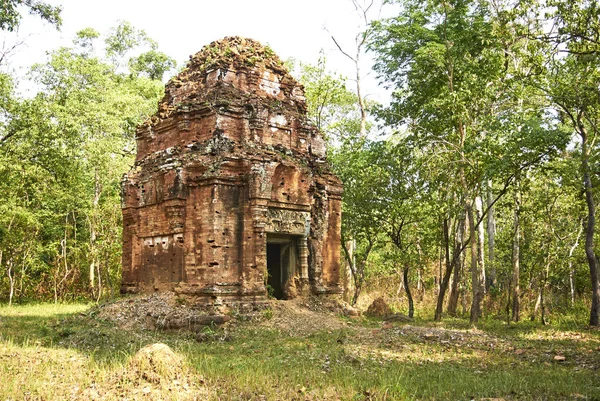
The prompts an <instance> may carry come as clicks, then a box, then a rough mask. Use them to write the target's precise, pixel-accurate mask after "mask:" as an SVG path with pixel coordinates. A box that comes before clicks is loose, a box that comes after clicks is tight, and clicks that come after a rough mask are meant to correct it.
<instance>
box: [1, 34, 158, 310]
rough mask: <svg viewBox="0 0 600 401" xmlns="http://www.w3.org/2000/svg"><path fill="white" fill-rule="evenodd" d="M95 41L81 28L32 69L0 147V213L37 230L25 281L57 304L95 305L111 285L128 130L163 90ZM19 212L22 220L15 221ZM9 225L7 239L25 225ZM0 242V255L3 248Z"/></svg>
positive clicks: (128, 160)
mask: <svg viewBox="0 0 600 401" xmlns="http://www.w3.org/2000/svg"><path fill="white" fill-rule="evenodd" d="M98 37H99V35H98V34H97V33H96V32H95V31H94V30H92V29H86V30H83V31H80V32H79V33H78V34H77V37H76V39H75V46H74V47H69V48H67V47H65V48H60V49H58V50H56V51H54V52H52V53H51V54H50V57H49V60H48V62H47V63H44V64H38V65H36V66H34V67H33V69H32V77H33V79H34V81H35V83H36V84H37V85H38V86H39V87H40V88H41V91H40V92H39V93H38V94H37V95H36V96H35V97H34V98H32V99H26V100H21V101H19V102H18V104H17V105H15V106H14V107H13V109H12V111H11V113H10V115H9V119H8V122H7V123H8V125H7V128H6V134H5V135H4V136H3V138H4V140H3V141H2V143H1V144H0V159H1V163H0V166H2V168H0V176H2V178H3V180H2V183H3V190H4V193H5V194H6V195H7V196H6V198H3V199H2V200H1V201H0V207H3V208H6V209H8V210H15V212H11V213H8V214H7V215H6V216H5V218H6V219H8V220H9V221H10V220H11V219H13V216H14V220H13V221H14V222H15V223H16V222H23V221H29V222H30V223H28V224H29V225H30V226H33V227H36V229H35V230H31V229H30V230H31V231H32V232H38V233H39V234H37V235H36V236H33V237H32V239H33V241H34V245H35V246H33V247H32V249H35V252H34V251H32V252H29V253H28V254H27V255H28V257H29V258H30V259H31V260H29V261H28V262H27V263H28V264H29V266H33V265H36V266H38V269H37V273H38V275H37V277H31V281H32V282H36V281H37V282H38V283H40V284H42V283H43V284H44V285H43V286H40V287H38V288H40V290H41V288H51V289H52V291H51V292H52V296H53V298H54V299H55V300H58V299H60V298H63V297H64V296H65V295H66V294H69V293H71V294H74V293H86V292H87V293H88V294H89V295H92V296H93V297H94V298H96V299H97V298H99V297H100V296H102V295H107V294H110V293H114V291H115V289H116V288H117V287H118V277H119V274H120V273H119V269H120V260H119V255H120V250H121V243H120V240H119V239H120V231H119V227H120V225H121V224H120V219H121V216H120V181H121V177H122V175H123V174H124V173H125V172H126V171H127V170H128V169H129V167H130V165H131V164H132V162H133V157H134V147H135V144H134V132H135V127H136V125H137V124H139V123H140V122H141V121H142V120H143V119H144V118H145V116H147V115H150V114H151V113H152V112H153V111H154V110H155V108H156V105H157V102H158V99H159V98H160V96H161V95H162V91H163V84H162V82H161V81H160V80H157V79H152V78H151V77H149V76H144V75H142V74H137V73H132V72H131V71H122V70H121V68H122V67H121V66H122V65H127V63H124V62H123V61H122V60H116V59H114V55H112V54H111V57H110V58H109V57H108V56H106V57H102V56H99V55H97V54H96V53H95V51H96V48H95V46H94V44H95V41H96V40H97V39H98ZM109 40H113V39H111V37H109ZM113 42H114V40H113ZM130 51H132V52H134V51H135V49H134V48H130ZM143 51H144V49H141V50H138V51H137V52H138V53H139V52H143ZM131 57H135V56H131ZM113 61H114V63H113ZM11 205H16V206H19V208H20V209H15V208H14V207H13V206H11ZM22 209H24V210H25V211H26V212H27V213H28V214H26V213H25V212H19V213H20V214H19V215H17V214H16V213H17V211H18V210H22ZM25 215H27V216H30V217H29V218H28V219H27V220H25V219H24V218H21V217H19V216H25ZM15 223H13V225H12V227H11V230H12V231H13V233H14V232H15V230H16V229H17V228H18V227H21V226H23V223H20V224H19V225H16V224H15ZM0 246H3V248H2V249H4V254H5V255H7V252H6V251H7V250H8V246H9V244H8V243H6V246H4V244H2V243H0ZM19 252H20V254H21V259H20V260H22V259H23V258H24V255H25V251H24V250H21V251H19ZM6 262H7V259H6V258H5V259H4V262H2V263H5V264H6ZM30 271H31V268H30ZM37 295H38V296H40V297H45V296H49V295H50V294H47V293H42V294H37Z"/></svg>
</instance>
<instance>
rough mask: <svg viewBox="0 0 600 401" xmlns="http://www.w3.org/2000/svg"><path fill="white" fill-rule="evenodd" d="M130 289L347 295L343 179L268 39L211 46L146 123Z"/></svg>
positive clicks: (129, 224) (134, 201)
mask: <svg viewBox="0 0 600 401" xmlns="http://www.w3.org/2000/svg"><path fill="white" fill-rule="evenodd" d="M136 140H137V157H136V161H135V165H134V167H133V168H132V170H131V171H130V172H129V173H128V174H127V175H126V176H125V177H124V180H123V186H122V190H123V195H122V201H123V205H122V207H123V226H124V227H123V283H122V292H143V293H148V292H154V291H165V290H170V291H175V292H176V293H178V294H182V295H187V296H194V297H195V300H196V302H197V304H206V305H215V304H226V305H230V304H236V303H240V302H241V303H246V304H249V305H252V304H255V303H257V302H261V301H263V300H264V299H266V296H267V294H268V292H270V293H271V294H272V295H273V296H275V297H277V298H280V299H283V298H285V299H287V298H293V297H295V296H299V295H302V294H308V293H313V294H332V293H340V292H341V287H340V230H341V193H342V186H341V183H340V180H339V179H338V178H337V177H336V176H335V175H333V174H332V173H331V171H330V168H329V166H328V164H327V161H326V159H325V142H324V140H323V137H322V136H321V134H320V133H319V132H318V131H317V130H316V129H315V128H314V127H313V126H312V125H311V124H310V123H309V122H308V121H307V117H306V100H305V97H304V92H303V88H302V86H301V85H300V84H298V82H296V80H295V79H294V78H293V77H292V76H291V75H290V74H289V73H288V71H287V70H286V68H285V67H284V66H283V63H282V62H281V60H280V59H279V58H278V57H277V56H276V55H275V54H274V53H273V52H272V50H271V49H269V48H268V47H264V46H262V45H261V44H260V43H258V42H256V41H254V40H251V39H243V38H239V37H228V38H225V39H222V40H219V41H216V42H213V43H211V44H210V45H208V46H205V47H204V48H203V49H202V50H201V51H200V52H199V53H197V54H195V55H193V56H192V57H191V58H190V62H189V64H188V65H187V68H185V69H184V70H183V71H182V72H181V73H180V74H179V75H177V76H176V77H174V78H172V79H171V80H170V81H169V83H168V84H167V86H166V88H165V96H164V98H163V100H162V101H161V102H160V104H159V110H158V112H157V114H156V115H155V116H153V117H152V118H150V119H149V120H148V121H146V122H145V123H144V124H143V125H141V126H140V127H139V128H138V130H137V135H136Z"/></svg>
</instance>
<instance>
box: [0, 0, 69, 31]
mask: <svg viewBox="0 0 600 401" xmlns="http://www.w3.org/2000/svg"><path fill="white" fill-rule="evenodd" d="M19 7H24V8H26V9H27V10H28V11H29V14H32V15H37V16H39V17H40V18H41V19H43V20H45V21H47V22H49V23H50V24H52V25H55V26H56V27H57V28H60V25H61V24H62V20H61V17H60V13H61V11H62V7H60V6H52V5H50V4H48V3H45V2H43V1H38V0H3V1H2V5H1V6H0V30H3V31H10V32H12V31H14V30H15V29H17V28H18V26H19V23H20V22H21V12H20V11H19Z"/></svg>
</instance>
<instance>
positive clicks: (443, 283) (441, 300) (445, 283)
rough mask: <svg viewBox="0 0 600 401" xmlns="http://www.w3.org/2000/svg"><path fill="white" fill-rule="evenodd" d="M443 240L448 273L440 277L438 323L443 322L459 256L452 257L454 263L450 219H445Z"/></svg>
mask: <svg viewBox="0 0 600 401" xmlns="http://www.w3.org/2000/svg"><path fill="white" fill-rule="evenodd" d="M442 230H443V231H444V232H443V238H444V248H445V251H446V258H445V259H446V271H445V272H444V277H443V278H442V277H440V292H439V294H438V298H437V304H436V306H435V317H434V319H435V320H436V321H440V320H442V308H443V307H444V295H446V289H447V288H448V282H449V281H450V275H451V274H452V267H453V265H454V262H455V259H456V257H457V256H458V255H456V253H455V254H454V255H453V257H452V261H450V244H449V242H450V241H449V239H448V237H449V235H448V219H447V218H445V219H444V222H443V226H442Z"/></svg>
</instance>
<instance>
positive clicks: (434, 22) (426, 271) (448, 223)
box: [0, 0, 600, 326]
mask: <svg viewBox="0 0 600 401" xmlns="http://www.w3.org/2000/svg"><path fill="white" fill-rule="evenodd" d="M354 4H355V6H356V9H357V12H358V13H359V14H360V15H361V16H362V17H364V18H363V19H364V30H363V31H361V32H360V33H359V34H358V35H357V36H356V41H355V44H356V46H355V48H352V49H345V48H343V47H342V46H338V50H339V51H340V52H342V53H343V54H344V55H345V56H346V57H347V59H348V61H349V62H351V63H354V64H353V65H355V66H356V68H355V70H356V75H355V76H353V77H343V76H341V75H340V74H339V73H337V72H335V71H331V70H330V69H329V67H328V65H327V61H326V56H325V55H322V56H321V58H320V59H319V62H318V63H316V64H315V65H311V64H305V63H294V62H292V61H290V62H289V66H290V68H291V69H292V70H293V75H295V76H296V77H297V79H299V80H300V82H302V83H303V85H304V87H305V90H306V96H307V99H308V104H309V112H310V116H311V120H312V121H313V123H314V124H315V126H316V127H318V128H319V130H321V131H322V132H323V134H324V135H325V136H326V139H327V141H328V143H329V150H328V152H329V160H330V162H331V163H332V165H333V166H334V169H335V172H336V174H338V176H339V177H340V178H341V179H342V182H343V184H344V196H343V222H342V237H343V255H342V258H343V259H344V261H345V263H346V265H347V266H348V270H349V277H348V285H347V294H345V296H346V297H347V300H348V301H349V302H351V303H352V304H355V303H357V302H359V301H360V299H361V297H364V294H366V293H368V292H370V291H373V290H381V288H382V287H385V288H383V291H388V292H390V293H391V294H393V295H394V294H395V295H397V296H401V297H400V299H402V302H403V303H402V305H401V308H403V310H404V311H405V312H406V314H408V315H409V316H410V317H413V316H415V315H419V314H421V315H427V314H428V313H431V316H432V318H433V319H435V320H441V319H442V318H443V317H445V316H463V317H467V318H468V319H469V321H470V322H471V323H477V322H478V321H479V319H482V318H483V317H488V316H498V317H501V318H502V319H504V320H506V321H515V322H516V321H519V320H523V319H531V320H539V321H541V322H542V323H545V322H546V321H547V320H548V319H551V317H552V316H557V315H560V314H563V313H570V311H574V310H578V311H581V310H585V311H586V312H585V315H586V316H587V319H588V321H587V323H589V325H591V326H598V325H599V317H600V278H599V276H598V254H599V251H598V249H599V245H598V234H597V232H598V229H597V227H596V221H595V218H596V204H597V202H598V198H599V195H600V191H599V189H598V186H599V180H600V158H599V153H600V152H599V151H600V144H599V143H598V141H597V139H598V135H599V134H600V132H599V129H600V4H599V3H598V2H597V1H596V0H568V1H567V0H545V1H539V2H538V1H527V0H523V1H511V0H478V1H473V0H402V1H400V0H389V1H387V2H386V7H388V10H392V12H391V14H390V15H392V16H391V17H386V18H371V16H372V15H373V14H372V13H371V11H372V9H371V7H372V6H373V3H372V2H371V3H369V2H363V3H361V2H358V1H354ZM24 13H31V14H34V15H36V16H38V17H39V18H41V19H42V20H45V21H46V22H47V23H49V24H52V25H54V26H55V27H56V28H57V29H59V28H60V26H61V10H60V8H59V7H55V6H52V5H49V4H46V3H44V2H42V1H38V0H25V1H21V0H8V1H4V2H2V6H1V9H0V29H1V30H3V31H5V32H11V31H14V30H16V29H18V26H19V23H20V21H21V17H22V14H24ZM333 41H334V42H335V44H336V45H337V44H338V43H337V42H336V38H335V37H333ZM15 51H18V48H16V47H15V48H9V49H7V48H4V50H3V53H2V54H0V66H6V64H7V63H8V60H9V59H10V57H11V56H12V55H13V53H14V52H15ZM367 57H370V58H371V59H372V60H374V65H373V66H372V69H373V73H374V74H376V75H377V77H378V80H379V83H380V85H381V86H382V87H384V88H386V89H387V90H389V92H390V94H391V97H390V101H389V103H386V104H377V103H375V102H373V101H371V100H370V99H369V97H368V96H365V95H364V86H362V85H361V84H362V83H363V82H362V77H363V74H364V73H365V71H364V68H362V69H361V67H362V66H363V65H364V60H365V59H366V58H367ZM182 67H183V66H181V65H176V63H175V60H174V59H173V58H172V57H170V56H169V55H168V54H167V53H165V52H163V51H162V50H160V47H159V44H158V43H157V42H156V41H155V40H153V39H152V38H150V37H149V36H148V35H147V34H146V33H145V32H144V31H143V30H141V29H138V28H137V27H134V26H132V25H131V24H129V23H127V22H120V23H118V24H116V26H115V27H114V28H112V29H111V30H109V31H108V32H104V33H100V32H97V31H96V30H95V29H93V28H86V29H83V30H81V31H79V32H78V33H77V35H76V37H74V38H73V41H72V45H71V46H69V47H61V48H58V49H55V50H54V51H52V52H50V53H49V54H48V57H47V59H44V60H40V61H39V62H38V63H37V64H34V65H32V66H31V68H30V69H29V72H28V73H27V74H26V75H23V76H17V75H16V74H15V73H14V72H10V71H9V70H8V69H7V68H3V69H2V72H1V73H0V112H1V114H2V117H1V118H0V301H2V302H6V303H8V304H9V305H10V304H23V303H28V302H31V301H53V302H63V301H67V302H71V301H95V302H98V301H100V300H105V299H111V298H115V297H117V296H118V292H119V286H120V277H121V266H120V264H121V245H122V244H121V225H122V221H121V220H122V216H121V201H120V196H121V192H120V191H121V186H120V185H121V179H122V177H123V174H124V173H125V172H127V171H128V169H129V168H130V167H131V166H132V165H133V160H134V157H135V139H134V135H135V127H136V126H137V125H138V124H140V123H142V122H143V121H144V120H145V119H146V118H147V117H148V116H150V115H152V114H153V113H154V112H155V111H156V107H157V103H158V101H159V100H160V98H161V97H162V95H163V88H164V83H165V80H166V79H167V78H168V77H169V76H171V75H173V73H175V71H176V69H177V68H182ZM24 83H26V84H27V85H30V86H31V87H33V88H36V89H35V90H36V93H35V94H34V95H33V96H24V95H22V94H21V92H20V91H19V90H18V88H19V86H20V85H24Z"/></svg>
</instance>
